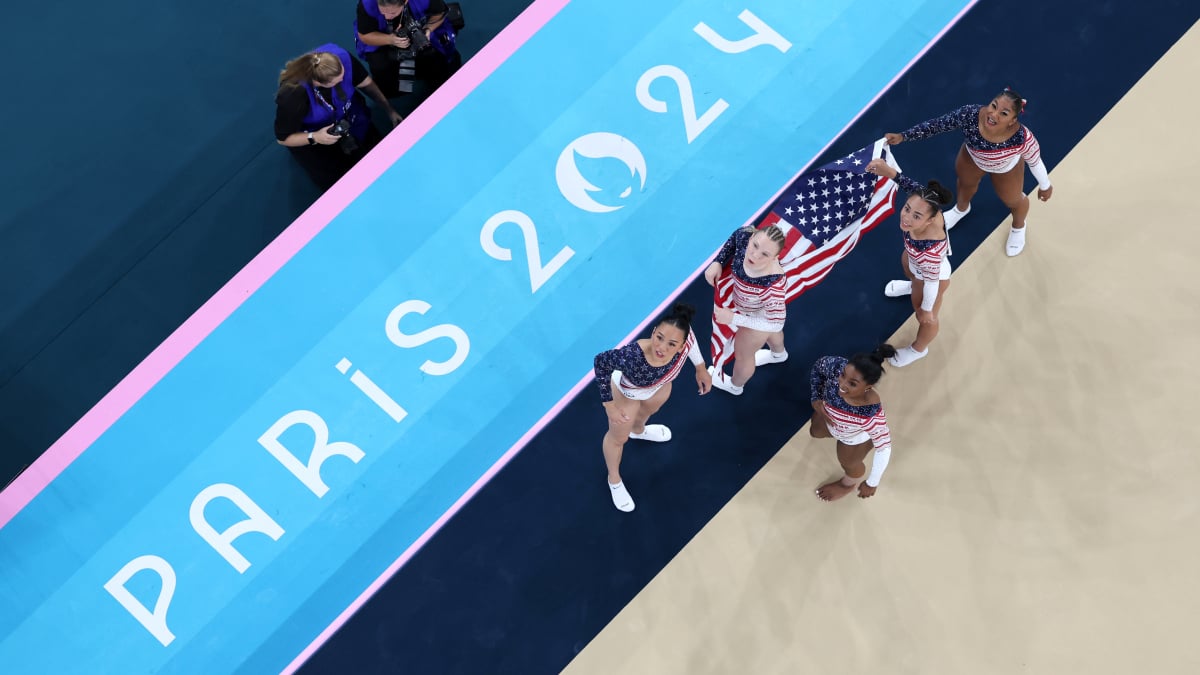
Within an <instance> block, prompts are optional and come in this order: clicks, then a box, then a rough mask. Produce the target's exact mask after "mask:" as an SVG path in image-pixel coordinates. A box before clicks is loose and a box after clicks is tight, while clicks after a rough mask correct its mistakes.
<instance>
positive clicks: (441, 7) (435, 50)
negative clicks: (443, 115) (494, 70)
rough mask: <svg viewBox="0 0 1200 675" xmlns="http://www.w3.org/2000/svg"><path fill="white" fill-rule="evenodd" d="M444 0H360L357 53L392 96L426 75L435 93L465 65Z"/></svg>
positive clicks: (410, 89) (427, 83)
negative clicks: (447, 16) (448, 19)
mask: <svg viewBox="0 0 1200 675" xmlns="http://www.w3.org/2000/svg"><path fill="white" fill-rule="evenodd" d="M447 12H448V7H447V6H446V2H445V0H358V18H357V19H356V20H355V22H354V27H355V38H356V44H357V46H358V55H359V56H360V57H362V58H364V59H366V60H367V65H368V66H370V68H371V75H372V76H374V78H375V81H376V82H377V83H379V88H380V89H382V90H383V93H384V94H385V95H387V96H388V98H393V97H396V96H399V95H400V94H408V93H411V92H412V90H413V82H414V81H415V80H421V81H423V82H425V84H426V85H428V87H429V92H430V93H432V92H433V91H434V90H436V89H437V88H438V87H440V86H442V84H444V83H445V82H446V80H448V79H450V76H451V75H453V74H454V73H455V71H457V70H458V69H459V67H461V66H462V55H461V54H459V53H458V48H457V46H456V45H455V40H456V38H457V35H456V33H455V32H454V27H453V26H451V25H450V22H449V21H447V20H446V14H447Z"/></svg>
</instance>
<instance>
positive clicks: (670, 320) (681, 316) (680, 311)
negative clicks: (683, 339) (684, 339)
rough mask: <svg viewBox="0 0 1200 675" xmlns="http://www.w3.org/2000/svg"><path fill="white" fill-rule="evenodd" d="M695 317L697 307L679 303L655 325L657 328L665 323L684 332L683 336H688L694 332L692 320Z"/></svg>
mask: <svg viewBox="0 0 1200 675" xmlns="http://www.w3.org/2000/svg"><path fill="white" fill-rule="evenodd" d="M694 316H696V308H695V307H692V306H691V305H689V304H687V303H686V302H677V303H675V305H674V306H672V307H671V309H669V310H667V313H666V314H663V315H662V316H661V317H660V318H659V319H658V323H656V324H654V325H655V327H658V326H661V325H663V324H664V323H665V324H669V325H671V326H675V327H676V328H678V329H679V330H681V331H683V334H684V335H685V336H686V335H688V334H689V333H691V332H692V318H693V317H694Z"/></svg>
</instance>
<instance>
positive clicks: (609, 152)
mask: <svg viewBox="0 0 1200 675" xmlns="http://www.w3.org/2000/svg"><path fill="white" fill-rule="evenodd" d="M577 157H585V158H587V159H596V160H599V159H615V160H617V161H619V162H621V163H622V164H624V165H625V169H626V170H628V171H629V178H630V179H633V178H636V179H638V180H639V182H640V185H639V186H638V189H639V191H640V190H645V189H646V158H645V157H643V156H642V151H641V150H638V147H637V146H636V145H634V144H633V143H632V142H631V141H630V140H629V139H628V138H625V137H624V136H618V135H617V134H613V133H608V132H606V131H597V132H596V133H593V134H587V135H586V136H580V137H579V138H576V139H575V140H573V141H571V143H570V144H568V145H567V147H566V148H565V149H564V150H563V151H562V154H560V155H559V156H558V164H557V165H555V167H554V179H555V180H556V181H557V182H558V191H559V192H561V193H562V196H563V197H565V198H566V200H567V201H569V202H571V204H573V205H574V206H575V207H576V208H578V209H581V210H583V211H588V212H590V213H608V212H610V211H616V210H617V209H619V208H621V207H622V206H624V205H623V204H618V205H615V206H612V205H607V204H601V203H599V202H597V201H596V200H595V199H593V198H592V196H591V194H589V193H592V192H599V191H600V190H601V189H600V188H599V187H597V186H595V185H593V184H592V183H591V182H590V181H588V179H586V178H584V177H583V174H582V173H581V172H580V171H579V163H578V160H577V159H576V158H577ZM631 194H633V186H632V185H630V186H627V187H625V189H624V190H623V191H622V192H621V193H620V194H619V195H618V197H619V198H620V199H627V198H628V197H629V196H630V195H631Z"/></svg>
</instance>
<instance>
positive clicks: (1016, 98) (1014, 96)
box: [996, 87, 1028, 117]
mask: <svg viewBox="0 0 1200 675" xmlns="http://www.w3.org/2000/svg"><path fill="white" fill-rule="evenodd" d="M1001 96H1003V97H1004V98H1006V99H1008V100H1010V101H1012V107H1013V110H1016V111H1017V116H1018V117H1020V115H1021V113H1023V112H1025V104H1026V103H1028V101H1026V100H1025V98H1024V97H1023V96H1021V95H1020V94H1018V93H1017V92H1015V91H1013V90H1012V89H1011V88H1009V87H1005V88H1004V91H1002V92H1000V94H999V95H998V96H996V98H1000V97H1001Z"/></svg>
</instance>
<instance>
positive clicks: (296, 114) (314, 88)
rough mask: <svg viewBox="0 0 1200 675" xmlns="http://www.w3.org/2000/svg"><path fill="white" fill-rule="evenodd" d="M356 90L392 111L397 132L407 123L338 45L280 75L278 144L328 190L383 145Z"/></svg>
mask: <svg viewBox="0 0 1200 675" xmlns="http://www.w3.org/2000/svg"><path fill="white" fill-rule="evenodd" d="M356 87H357V88H358V89H361V90H363V91H365V92H366V93H367V94H368V95H370V97H371V98H372V99H374V100H375V101H376V102H377V103H379V105H380V106H382V107H383V109H384V110H385V111H387V114H388V117H389V118H390V119H391V121H392V126H395V125H397V124H399V123H400V121H401V120H402V119H403V118H402V117H400V113H397V112H396V111H395V109H393V108H392V105H391V103H389V102H388V100H387V98H386V97H384V95H383V92H381V91H379V87H378V86H376V85H375V83H374V82H373V81H372V80H371V76H370V75H368V74H367V69H366V68H365V67H363V65H362V63H360V62H359V61H358V59H355V58H353V57H352V56H350V54H349V53H348V52H347V51H346V50H344V49H342V48H341V47H338V46H337V45H334V44H327V45H322V46H320V47H318V48H317V49H315V50H314V51H312V52H309V53H308V54H304V55H302V56H299V57H297V58H294V59H292V60H291V61H288V62H287V65H285V66H284V68H283V72H281V73H280V74H279V90H278V91H277V92H276V93H275V138H276V139H277V140H278V141H279V144H280V145H284V146H287V148H288V149H289V150H291V152H292V155H293V156H294V157H295V158H296V161H298V162H300V165H301V166H303V167H304V170H305V171H307V172H308V175H309V176H310V177H311V178H312V179H313V182H315V183H316V184H317V185H318V186H320V187H321V189H323V190H324V189H328V188H329V187H330V186H332V185H333V184H334V183H335V182H337V179H339V178H341V177H342V175H344V174H345V173H346V172H347V171H349V170H350V167H352V166H354V164H355V163H357V162H358V160H359V159H361V158H362V156H363V155H365V154H366V153H367V151H368V150H370V149H371V148H373V147H375V144H376V143H378V142H379V141H380V139H381V136H380V135H379V131H378V130H377V129H376V128H375V125H374V124H372V123H371V113H370V111H368V110H367V104H366V101H365V100H364V99H363V97H362V94H360V93H359V92H358V91H357V90H356V89H355V88H356Z"/></svg>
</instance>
